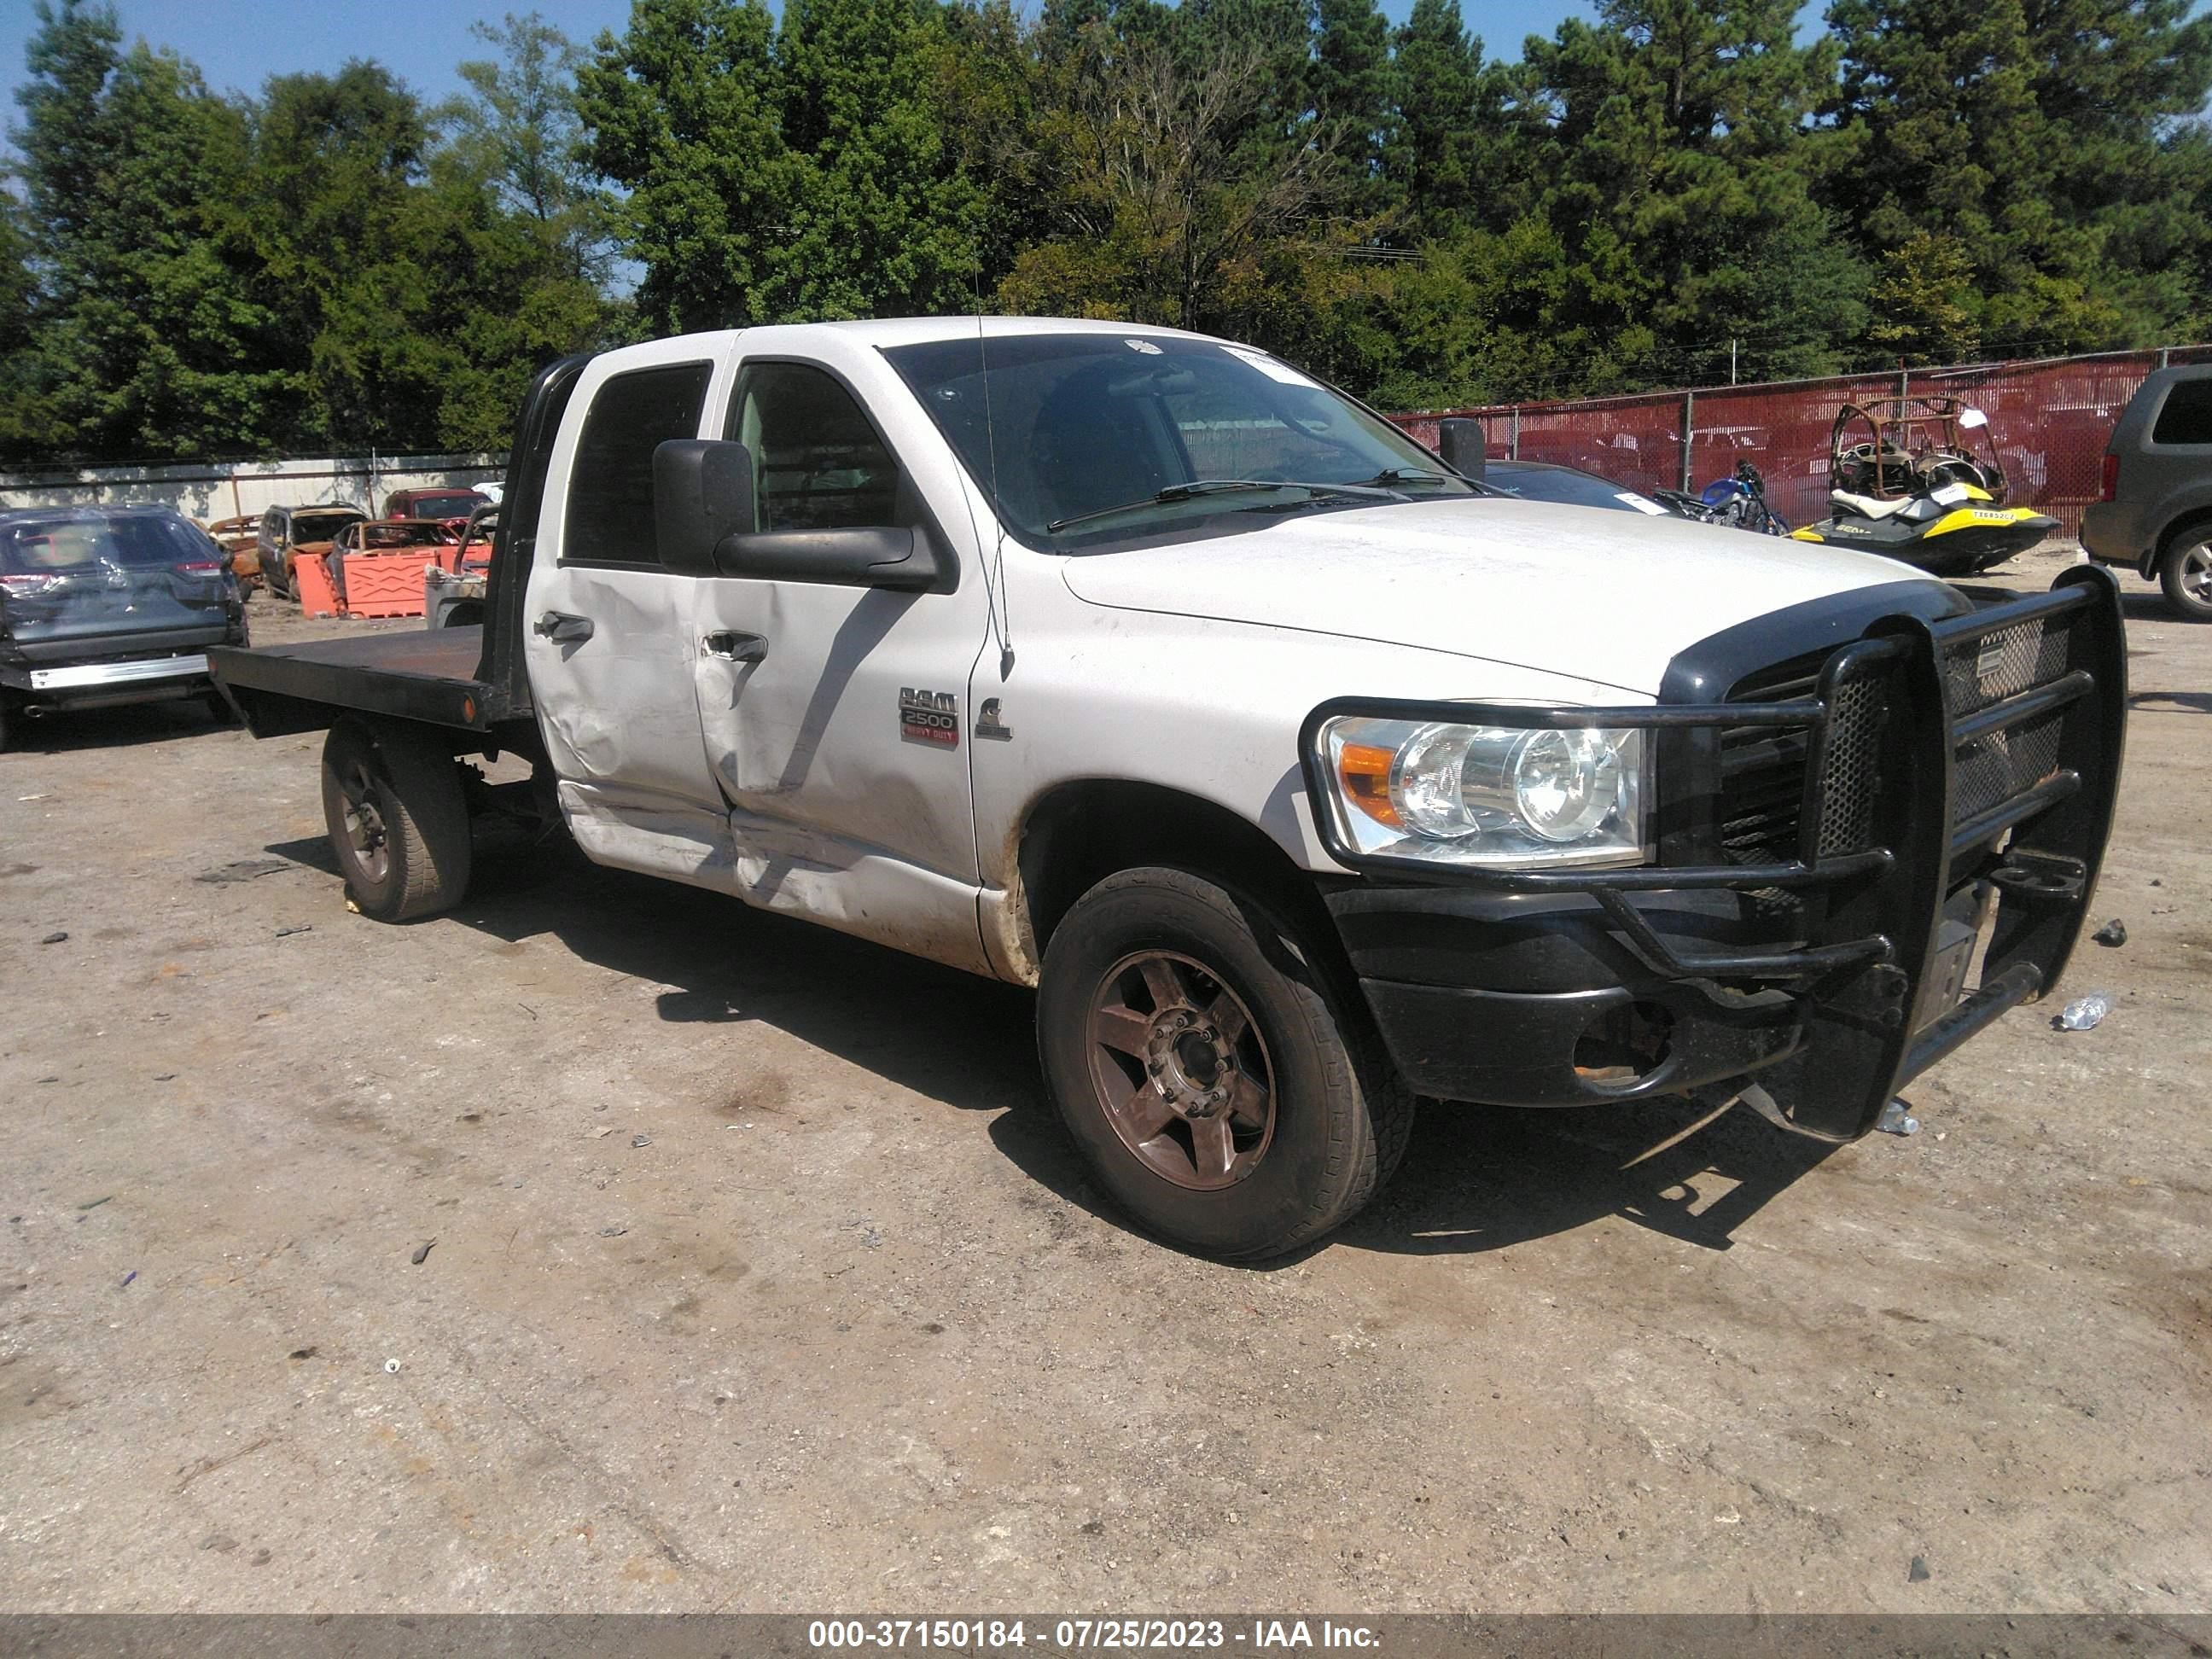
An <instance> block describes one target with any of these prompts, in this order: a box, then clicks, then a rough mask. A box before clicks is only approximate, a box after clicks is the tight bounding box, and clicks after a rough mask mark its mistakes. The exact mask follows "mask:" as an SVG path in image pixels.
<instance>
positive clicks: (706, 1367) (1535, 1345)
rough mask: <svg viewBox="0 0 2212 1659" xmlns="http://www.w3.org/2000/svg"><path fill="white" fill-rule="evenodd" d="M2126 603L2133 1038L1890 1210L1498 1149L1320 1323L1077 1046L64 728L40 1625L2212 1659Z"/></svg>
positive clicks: (2178, 841)
mask: <svg viewBox="0 0 2212 1659" xmlns="http://www.w3.org/2000/svg"><path fill="white" fill-rule="evenodd" d="M2057 562H2058V561H2056V560H2053V559H2045V560H2041V561H2039V562H2036V563H2035V564H2034V566H2033V568H2029V569H2027V570H2025V571H2023V572H2022V574H2021V578H2020V579H2019V580H2020V581H2021V585H2022V586H2037V587H2039V586H2043V585H2045V583H2046V582H2047V581H2048V580H2049V577H2050V575H2051V572H2052V569H2053V568H2056V564H2057ZM2127 591H2128V592H2129V606H2130V617H2131V621H2130V634H2131V644H2132V647H2133V658H2134V663H2133V671H2134V675H2135V708H2136V713H2135V717H2134V720H2133V724H2132V727H2131V732H2130V757H2129V766H2128V775H2127V787H2126V793H2125V796H2124V801H2123V805H2122V812H2121V823H2120V829H2119V832H2118V837H2117V839H2116V841H2115V842H2114V847H2113V851H2112V860H2111V863H2110V865H2109V866H2108V870H2107V873H2106V879H2105V884H2104V888H2103V891H2102V895H2101V897H2100V902H2099V908H2100V912H2101V913H2102V914H2103V915H2112V916H2119V917H2123V918H2124V919H2125V921H2126V923H2127V927H2128V930H2129V939H2128V942H2127V944H2126V945H2125V946H2124V947H2123V948H2121V949H2118V950H2105V949H2100V948H2098V947H2096V946H2093V945H2084V947H2083V951H2084V954H2083V955H2082V956H2081V957H2079V958H2077V962H2076V965H2075V969H2074V971H2073V973H2072V974H2071V975H2070V977H2069V982H2068V984H2067V986H2066V987H2065V989H2066V992H2067V993H2068V994H2078V993H2080V992H2081V991H2084V990H2089V989H2108V990H2110V991H2112V992H2113V993H2114V994H2116V995H2117V997H2118V1009H2117V1011H2116V1012H2114V1013H2113V1014H2112V1017H2111V1018H2110V1019H2108V1020H2107V1021H2106V1023H2105V1024H2104V1025H2103V1026H2102V1027H2100V1029H2099V1030H2095V1031H2093V1032H2088V1033H2081V1034H2069V1033H2061V1032H2058V1031H2056V1030H2051V1027H2050V1024H2049V1017H2050V1014H2051V1012H2052V1006H2053V1005H2051V1004H2049V1003H2046V1004H2045V1006H2042V1007H2041V1008H2039V1009H2029V1010H2022V1011H2019V1012H2015V1013H2014V1014H2013V1015H2011V1016H2009V1017H2008V1018H2007V1020H2006V1022H2005V1023H2004V1024H2003V1025H2002V1027H2001V1028H2000V1029H1999V1030H1997V1031H1996V1033H1994V1034H1992V1035H1991V1036H1986V1037H1984V1039H1982V1040H1981V1041H1979V1042H1976V1043H1974V1044H1972V1045H1971V1046H1970V1047H1969V1048H1967V1049H1966V1050H1965V1051H1964V1052H1963V1053H1962V1054H1960V1055H1959V1056H1957V1057H1955V1058H1954V1059H1953V1060H1950V1061H1949V1062H1948V1063H1947V1064H1945V1065H1944V1066H1942V1068H1941V1069H1940V1070H1938V1071H1937V1072H1936V1073H1932V1074H1931V1075H1929V1077H1927V1078H1925V1079H1922V1080H1921V1082H1920V1083H1919V1084H1918V1085H1916V1087H1915V1088H1914V1090H1913V1091H1912V1093H1911V1105H1912V1107H1913V1109H1915V1110H1916V1111H1917V1114H1918V1115H1919V1117H1920V1119H1921V1120H1922V1121H1923V1124H1924V1125H1925V1128H1924V1130H1923V1133H1921V1134H1920V1135H1919V1136H1918V1137H1917V1138H1916V1139H1893V1138H1891V1137H1887V1136H1881V1135H1877V1136H1874V1137H1871V1138H1869V1139H1868V1140H1867V1141H1865V1142H1863V1143H1862V1144H1860V1145H1857V1146H1850V1147H1846V1148H1844V1149H1842V1150H1840V1151H1838V1152H1832V1153H1831V1154H1827V1155H1825V1156H1824V1155H1823V1154H1822V1149H1820V1148H1818V1147H1815V1146H1812V1145H1810V1144H1809V1143H1802V1142H1796V1141H1792V1140H1790V1139H1786V1138H1784V1137H1783V1136H1780V1135H1778V1134H1777V1133H1774V1132H1773V1131H1771V1130H1770V1129H1769V1128H1767V1127H1765V1126H1763V1125H1762V1124H1760V1123H1759V1121H1756V1120H1755V1119H1752V1118H1750V1117H1748V1115H1745V1114H1735V1115H1731V1116H1730V1117H1729V1118H1728V1119H1724V1120H1723V1121H1722V1122H1721V1123H1719V1124H1718V1125H1717V1126H1715V1127H1712V1128H1711V1129H1709V1130H1706V1131H1704V1132H1701V1133H1699V1134H1697V1135H1695V1136H1693V1137H1692V1138H1691V1139H1688V1140H1687V1141H1686V1142H1684V1143H1683V1144H1682V1145H1681V1146H1679V1147H1677V1148H1676V1149H1674V1151H1673V1152H1668V1153H1665V1154H1662V1156H1661V1157H1659V1158H1656V1159H1655V1160H1653V1161H1651V1162H1649V1163H1646V1164H1641V1165H1639V1166H1638V1167H1636V1168H1634V1169H1631V1170H1622V1169H1621V1168H1620V1167H1619V1166H1620V1165H1621V1164H1622V1163H1623V1162H1624V1161H1625V1159H1626V1158H1628V1157H1629V1156H1631V1155H1632V1153H1633V1152H1635V1151H1637V1150H1639V1149H1641V1148H1642V1147H1644V1146H1648V1145H1650V1143H1652V1142H1653V1141H1655V1140H1656V1139H1659V1138H1661V1136H1662V1134H1663V1133H1666V1131H1667V1129H1668V1127H1669V1126H1670V1125H1673V1124H1677V1123H1680V1122H1682V1121H1687V1116H1688V1114H1687V1113H1686V1110H1677V1109H1670V1108H1666V1107H1648V1108H1644V1109H1620V1110H1618V1111H1608V1112H1606V1113H1577V1114H1540V1113H1502V1112H1480V1111H1475V1110H1472V1109H1465V1110H1440V1109H1432V1110H1431V1111H1430V1112H1429V1113H1428V1114H1427V1115H1425V1117H1424V1119H1423V1121H1422V1123H1421V1126H1420V1127H1419V1130H1418V1131H1417V1133H1416V1138H1415V1141H1414V1146H1413V1155H1412V1157H1411V1158H1410V1160H1409V1163H1408V1165H1407V1170H1406V1172H1405V1174H1404V1175H1403V1176H1401V1179H1400V1180H1399V1182H1397V1183H1396V1185H1395V1187H1394V1188H1392V1189H1391V1190H1390V1192H1389V1194H1387V1195H1386V1196H1385V1198H1384V1200H1383V1201H1382V1202H1381V1203H1379V1204H1378V1205H1377V1206H1376V1208H1375V1209H1374V1210H1373V1211H1372V1212H1370V1213H1369V1214H1368V1215H1367V1216H1366V1217H1365V1218H1363V1219H1362V1220H1361V1221H1360V1222H1359V1223H1358V1225H1355V1226H1354V1227H1353V1228H1352V1230H1351V1231H1349V1232H1348V1233H1346V1235H1344V1236H1343V1237H1340V1238H1339V1239H1338V1240H1337V1241H1335V1242H1334V1243H1332V1244H1331V1245H1329V1246H1328V1248H1325V1249H1322V1250H1319V1251H1317V1252H1316V1253H1314V1254H1312V1255H1309V1256H1307V1257H1306V1258H1305V1259H1304V1260H1303V1261H1298V1262H1297V1263H1295V1264H1293V1265H1290V1266H1286V1267H1277V1268H1273V1269H1271V1270H1263V1271H1249V1270H1237V1269H1232V1268H1226V1267H1214V1266H1212V1265H1209V1264H1206V1263H1204V1262H1200V1261H1192V1260H1188V1259H1187V1258H1185V1257H1182V1256H1180V1255H1175V1254H1173V1253H1171V1252H1170V1251H1167V1250H1164V1249H1160V1248H1158V1247H1157V1246H1155V1245H1152V1244H1151V1243H1146V1242H1145V1241H1144V1240H1142V1239H1140V1238H1138V1237H1133V1236H1132V1235H1131V1234H1130V1233H1128V1232H1127V1231H1124V1230H1123V1229H1122V1228H1121V1226H1119V1225H1116V1224H1115V1221H1114V1220H1113V1219H1112V1218H1111V1217H1110V1216H1109V1215H1106V1214H1104V1213H1103V1212H1102V1211H1101V1210H1100V1208H1099V1207H1098V1206H1097V1200H1095V1199H1094V1197H1093V1195H1092V1194H1091V1193H1090V1192H1089V1191H1088V1190H1087V1189H1086V1188H1085V1183H1084V1181H1083V1179H1082V1176H1081V1175H1080V1173H1079V1170H1078V1168H1077V1165H1076V1164H1075V1161H1074V1158H1073V1154H1072V1152H1070V1150H1069V1148H1068V1146H1066V1143H1065V1141H1064V1140H1063V1139H1062V1136H1061V1134H1060V1131H1059V1129H1058V1127H1057V1126H1056V1124H1055V1123H1054V1121H1053V1119H1052V1117H1051V1115H1050V1110H1049V1108H1048V1106H1047V1105H1046V1104H1045V1103H1043V1101H1042V1097H1041V1091H1040V1086H1039V1082H1038V1077H1037V1071H1036V1062H1035V1060H1034V1058H1033V1055H1032V1052H1031V1048H1030V1033H1029V1027H1028V1019H1029V1012H1030V1009H1029V999H1028V998H1027V996H1026V995H1025V994H1021V993H1018V992H1015V991H1012V990H1008V989H1006V988H1004V987H998V986H994V985H991V984H987V983H985V982H983V981H976V980H971V979H968V978H965V977H963V976H962V975H957V974H955V973H951V972H949V971H945V970H940V969H934V968H932V967H929V966H927V965H923V964H921V963H915V962H912V961H909V960H907V959H905V958H903V957H898V956H896V955H893V954H891V953H890V952H888V951H881V950H878V949H875V948H873V947H872V946H868V945H860V944H856V943H854V942H851V941H848V940H845V939H840V938H838V937H836V936H835V935H832V934H829V933H825V932H823V931H821V930H819V929H815V928H811V927H805V926H803V925H799V924H796V923H791V922H787V921H781V920H777V919H774V918H769V917H765V916H762V915H756V914H754V913H750V912H748V911H746V910H744V908H741V907H740V906H739V905H738V904H737V903H735V902H724V901H720V900H714V899H710V898H708V897H705V896H702V895H700V894H697V893H694V892H691V891H689V890H684V889H679V888H676V887H671V886H665V885H659V884H654V883H651V882H648V881H646V880H642V879H637V878H629V877H623V876H617V875H611V874H608V873H605V872H599V871H595V870H593V869H592V868H591V867H589V866H586V865H584V864H582V863H581V862H580V860H577V859H576V858H575V857H574V855H573V854H568V853H565V852H561V851H550V852H549V851H538V852H532V851H530V850H528V849H526V848H521V847H520V846H516V845H513V844H508V845H504V846H495V847H492V848H489V849H487V851H486V854H485V855H484V863H483V866H481V868H480V878H479V882H478V884H477V890H476V891H475V893H474V894H473V895H472V896H471V901H470V902H469V903H468V905H467V907H466V908H465V909H464V910H463V911H461V912H460V913H459V915H455V916H453V917H451V918H447V919H442V920H439V921H430V922H427V923H423V924H422V925H419V926H415V927H383V926H380V925H378V924H375V923H373V922H370V921H364V920H362V918H360V917H357V916H354V915H348V914H347V912H346V910H345V908H344V905H343V898H342V895H341V892H340V888H339V884H338V882H337V879H336V878H335V876H334V875H333V873H332V866H331V864H330V861H329V858H328V854H327V853H326V851H325V848H324V846H323V843H322V841H321V836H322V818H321V809H320V806H319V800H318V797H317V786H316V774H315V753H316V747H317V742H316V740H315V739H313V738H287V739H281V740H277V741H275V742H271V743H265V744H255V743H253V742H252V740H250V739H249V738H246V736H244V735H243V734H242V733H239V732H232V731H226V730H222V729H218V728H216V727H215V726H211V725H210V724H208V723H207V722H206V721H205V720H204V717H203V716H202V715H201V714H198V713H197V711H188V710H186V709H185V708H177V709H173V710H172V709H147V710H137V711H119V712H116V713H111V714H96V715H88V716H84V717H81V718H79V719H77V720H73V721H70V722H68V723H66V724H65V723H63V722H59V721H57V722H54V723H52V724H49V725H47V726H43V727H41V728H39V729H37V730H35V731H34V732H33V734H32V738H31V743H30V747H29V749H28V750H27V752H21V753H14V754H9V755H6V756H4V757H0V987H4V990H5V995H4V996H0V1103H4V1105H5V1110H6V1115H7V1127H8V1131H9V1136H8V1139H9V1151H8V1156H7V1159H6V1164H5V1167H4V1171H0V1217H4V1220H0V1225H4V1228H5V1238H4V1245H0V1248H4V1251H5V1255H4V1260H0V1607H6V1608H10V1609H15V1610H19V1611H20V1610H32V1609H37V1610H50V1611H60V1610H70V1609H94V1608H105V1609H163V1608H173V1607H185V1608H201V1609H292V1608H313V1609H319V1610H333V1611H350V1610H365V1611H385V1610H393V1609H401V1608H407V1609H479V1608H495V1607H498V1608H510V1609H520V1608H530V1609H606V1610H646V1609H659V1608H685V1609H693V1608H714V1609H722V1610H731V1611H736V1610H754V1609H760V1610H769V1609H776V1610H799V1609H810V1610H816V1611H820V1610H824V1609H829V1608H855V1607H857V1608H876V1609H885V1608H888V1609H892V1610H908V1611H914V1610H931V1609H936V1610H944V1609H946V1608H955V1607H957V1608H967V1609H975V1608H987V1607H1029V1608H1033V1609H1034V1608H1061V1609H1066V1608H1081V1609H1085V1610H1101V1611H1106V1610H1111V1611H1138V1610H1148V1609H1150V1610H1159V1611H1168V1612H1174V1611H1194V1610H1198V1609H1201V1608H1211V1609H1229V1608H1236V1607H1253V1606H1260V1605H1267V1606H1281V1605H1283V1604H1284V1603H1285V1602H1295V1603H1297V1604H1298V1605H1300V1606H1303V1607H1306V1608H1308V1609H1321V1608H1329V1609H1340V1610H1342V1609H1369V1610H1413V1609H1447V1608H1482V1609H1486V1610H1491V1611H1498V1612H1508V1611H1541V1610H1550V1609H1558V1608H1577V1609H1596V1608H1692V1607H1694V1608H1702V1609H1714V1610H1723V1611H1735V1610H1744V1609H1762V1608H1763V1609H1771V1610H1777V1611H1799V1610H1803V1611H1811V1610H1816V1609H1843V1610H1860V1609H1903V1610H1912V1611H1936V1610H1941V1609H1982V1610H1998V1609H2003V1610H2013V1609H2098V1610H2122V1609H2126V1610H2134V1611H2141V1612H2144V1613H2152V1614H2160V1613H2181V1612H2197V1611H2203V1610H2205V1609H2207V1608H2212V1528H2208V1526H2207V1524H2206V1517H2207V1516H2212V1468H2208V1463H2212V1437H2208V1435H2207V1433H2206V1431H2205V1425H2206V1424H2207V1423H2208V1422H2212V1344H2208V1339H2212V1267H2208V1263H2212V1152H2208V1147H2212V1129H2208V1126H2207V1124H2206V1121H2205V1117H2204V1112H2205V1107H2204V1103H2203V1084H2204V1081H2205V1079H2206V1078H2207V1077H2208V1076H2212V1035H2208V1030H2212V1028H2208V1022H2207V1018H2206V1016H2207V1013H2208V1011H2212V858H2208V855H2207V852H2206V842H2205V836H2204V831H2203V824H2204V811H2205V806H2204V803H2205V799H2206V792H2207V788H2208V785H2212V762H2208V758H2207V738H2208V734H2212V726H2208V725H2207V723H2206V721H2207V717H2208V716H2212V690H2208V688H2212V628H2192V627H2191V626H2189V625H2188V624H2185V623H2178V622H2173V621H2170V620H2168V619H2166V617H2165V616H2164V615H2163V614H2162V612H2161V611H2160V609H2159V608H2158V606H2157V605H2156V603H2155V600H2154V595H2153V593H2152V592H2151V590H2149V589H2148V588H2147V587H2145V586H2142V585H2141V584H2137V583H2135V582H2133V581H2132V580H2130V582H2129V584H2128V590H2127ZM274 610H275V607H273V606H272V605H271V602H270V601H269V600H267V599H257V601H256V602H255V612H256V615H257V617H258V618H260V619H263V621H262V634H263V637H264V639H267V638H271V637H278V636H280V633H279V629H277V628H275V627H272V626H270V625H269V623H268V622H267V620H266V619H268V618H269V617H271V615H272V614H273V611H274ZM287 631H289V632H290V633H291V634H293V635H296V634H297V633H298V632H299V631H301V624H300V623H297V621H296V620H293V621H291V623H290V627H289V630H287ZM325 631H328V629H327V625H326V626H325ZM60 931H66V933H68V935H69V937H68V939H66V940H65V941H64V942H62V943H58V944H46V945H42V944H41V943H40V940H41V939H45V938H46V936H47V935H48V934H51V933H56V932H60ZM432 1241H435V1243H432V1246H431V1249H430V1250H429V1254H428V1255H427V1257H424V1258H423V1259H422V1261H420V1263H419V1265H418V1264H417V1263H416V1261H414V1260H413V1258H415V1257H416V1255H418V1254H419V1253H420V1251H421V1250H422V1247H423V1246H424V1245H425V1244H426V1243H431V1242H432ZM395 1362H396V1368H395ZM1916 1556H1917V1557H1920V1558H1922V1559H1923V1562H1924V1565H1925V1567H1926V1570H1927V1575H1928V1576H1927V1577H1925V1578H1924V1579H1919V1580H1915V1579H1914V1578H1913V1577H1912V1576H1911V1572H1910V1568H1911V1563H1912V1560H1913V1558H1914V1557H1916Z"/></svg>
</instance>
